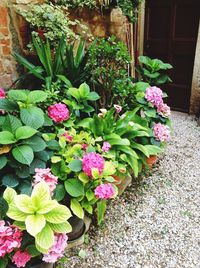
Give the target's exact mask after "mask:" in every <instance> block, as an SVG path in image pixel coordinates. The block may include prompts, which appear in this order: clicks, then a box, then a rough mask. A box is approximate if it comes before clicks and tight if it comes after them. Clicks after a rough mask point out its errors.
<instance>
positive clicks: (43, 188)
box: [31, 181, 51, 210]
mask: <svg viewBox="0 0 200 268" xmlns="http://www.w3.org/2000/svg"><path fill="white" fill-rule="evenodd" d="M50 199H51V197H50V189H49V186H48V185H47V184H46V183H45V182H44V181H41V182H40V183H38V184H37V185H36V186H35V187H34V188H33V191H32V194H31V200H32V203H33V205H34V206H35V207H36V208H37V209H38V210H39V209H40V208H42V207H43V206H44V204H45V203H48V202H49V201H50Z"/></svg>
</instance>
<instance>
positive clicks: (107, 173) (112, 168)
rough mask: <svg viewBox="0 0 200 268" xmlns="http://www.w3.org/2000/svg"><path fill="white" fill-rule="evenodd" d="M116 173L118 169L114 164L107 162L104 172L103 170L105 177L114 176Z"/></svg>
mask: <svg viewBox="0 0 200 268" xmlns="http://www.w3.org/2000/svg"><path fill="white" fill-rule="evenodd" d="M115 172H116V168H115V166H114V164H113V163H112V162H108V161H106V162H105V165H104V170H103V176H104V177H106V176H110V175H113V174H114V173H115Z"/></svg>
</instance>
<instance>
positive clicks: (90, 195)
mask: <svg viewBox="0 0 200 268" xmlns="http://www.w3.org/2000/svg"><path fill="white" fill-rule="evenodd" d="M86 197H87V200H88V201H89V202H90V201H91V200H92V199H94V198H95V195H94V192H93V191H92V190H91V189H89V190H87V192H86Z"/></svg>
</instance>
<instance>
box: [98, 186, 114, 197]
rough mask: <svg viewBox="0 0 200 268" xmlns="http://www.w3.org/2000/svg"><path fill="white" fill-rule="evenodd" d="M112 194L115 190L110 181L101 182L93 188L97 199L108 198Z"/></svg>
mask: <svg viewBox="0 0 200 268" xmlns="http://www.w3.org/2000/svg"><path fill="white" fill-rule="evenodd" d="M114 195H115V190H114V187H113V185H112V184H111V183H106V184H101V185H99V186H97V188H96V189H95V196H96V198H98V199H109V198H112V197H113V196H114Z"/></svg>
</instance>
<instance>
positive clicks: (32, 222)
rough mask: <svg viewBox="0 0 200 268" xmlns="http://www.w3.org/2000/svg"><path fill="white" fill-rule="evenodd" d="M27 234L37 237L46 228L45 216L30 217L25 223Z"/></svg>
mask: <svg viewBox="0 0 200 268" xmlns="http://www.w3.org/2000/svg"><path fill="white" fill-rule="evenodd" d="M25 224H26V229H27V232H28V233H29V234H30V235H32V236H33V237H35V236H36V235H37V234H38V233H40V232H41V230H42V229H43V228H44V226H45V224H46V221H45V217H44V216H43V215H39V214H35V215H30V216H28V217H27V218H26V221H25Z"/></svg>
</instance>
